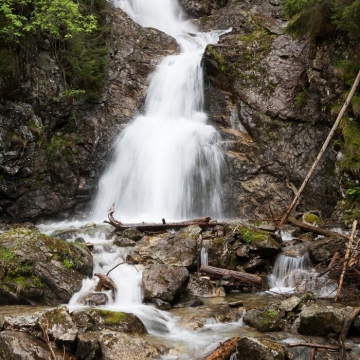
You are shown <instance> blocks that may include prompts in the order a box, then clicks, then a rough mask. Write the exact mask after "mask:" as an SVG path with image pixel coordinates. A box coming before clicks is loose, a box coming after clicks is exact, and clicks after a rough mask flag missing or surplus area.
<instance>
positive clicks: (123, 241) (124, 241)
mask: <svg viewBox="0 0 360 360" xmlns="http://www.w3.org/2000/svg"><path fill="white" fill-rule="evenodd" d="M113 244H114V245H116V246H119V247H128V246H135V245H136V242H135V241H134V240H131V239H129V238H126V237H117V238H116V239H114V240H113Z"/></svg>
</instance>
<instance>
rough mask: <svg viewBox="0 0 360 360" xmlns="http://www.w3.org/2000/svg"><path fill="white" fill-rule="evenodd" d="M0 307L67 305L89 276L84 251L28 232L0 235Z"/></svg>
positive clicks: (88, 260) (87, 255) (89, 261)
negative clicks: (32, 304)
mask: <svg viewBox="0 0 360 360" xmlns="http://www.w3.org/2000/svg"><path fill="white" fill-rule="evenodd" d="M0 252H1V257H2V258H3V259H4V261H2V262H1V263H0V280H1V285H0V294H1V296H0V303H1V304H14V303H28V302H31V303H35V304H46V305H58V304H61V303H67V302H68V301H69V300H70V298H71V296H72V295H73V294H74V293H75V292H77V291H79V290H80V288H81V283H82V279H84V278H86V277H87V276H88V275H89V274H91V272H92V267H93V261H92V256H91V253H90V251H89V250H88V249H86V248H85V247H83V246H81V245H79V244H74V243H68V242H65V241H62V240H58V239H54V238H52V237H49V236H46V235H44V234H41V233H38V232H37V231H34V230H29V229H22V228H18V229H13V230H10V231H7V232H5V233H3V234H1V235H0Z"/></svg>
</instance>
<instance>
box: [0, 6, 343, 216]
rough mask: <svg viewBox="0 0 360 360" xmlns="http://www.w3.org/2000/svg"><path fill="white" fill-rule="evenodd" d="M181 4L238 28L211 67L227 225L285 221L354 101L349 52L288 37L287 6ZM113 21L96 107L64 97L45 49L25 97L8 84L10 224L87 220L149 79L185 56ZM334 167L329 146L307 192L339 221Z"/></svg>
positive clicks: (307, 204)
mask: <svg viewBox="0 0 360 360" xmlns="http://www.w3.org/2000/svg"><path fill="white" fill-rule="evenodd" d="M181 4H182V6H183V8H184V12H185V13H186V15H187V16H188V17H190V18H191V19H192V21H193V22H195V23H196V24H197V26H198V27H199V28H200V29H201V30H204V31H207V30H211V29H227V28H230V27H232V31H231V32H229V33H228V34H226V35H223V36H222V38H221V41H220V43H219V44H218V45H211V46H208V47H207V50H206V52H205V54H204V58H203V67H204V74H205V103H206V112H207V113H208V116H209V120H210V121H211V123H212V124H214V125H215V126H216V127H217V128H218V129H219V131H220V133H221V136H222V139H223V143H222V145H223V148H224V150H225V151H226V160H227V171H226V173H225V174H224V192H225V193H224V200H223V203H224V209H225V216H227V217H243V216H246V217H250V218H253V217H261V218H277V217H279V216H280V215H281V214H282V213H283V212H284V211H285V210H286V208H287V206H288V205H289V204H290V202H291V199H292V197H293V191H294V186H295V187H299V186H300V184H301V183H302V181H303V179H304V178H305V176H306V174H307V172H308V170H309V168H310V166H311V164H312V162H313V161H314V159H315V157H316V155H317V153H318V151H319V149H320V147H321V145H322V144H323V142H324V140H325V138H326V136H327V134H328V131H329V129H330V128H331V121H332V119H331V116H330V105H331V104H332V103H333V102H334V101H338V99H339V98H340V97H341V95H342V93H343V91H344V85H343V82H342V81H341V80H340V79H338V78H336V77H334V76H333V74H334V65H333V64H334V61H335V60H334V58H336V56H338V54H339V52H340V50H339V47H337V44H335V43H333V44H329V43H324V44H323V45H322V46H319V47H317V48H314V47H313V46H311V45H310V43H309V42H308V41H307V40H295V39H292V38H291V37H290V36H288V35H286V34H284V31H283V30H284V26H285V25H286V22H285V20H284V18H283V17H282V13H281V8H280V5H279V3H278V1H277V0H270V2H268V1H260V0H256V1H252V2H239V1H236V0H228V1H227V0H217V1H210V0H207V1H201V2H200V1H198V2H197V1H190V0H182V1H181ZM110 13H111V15H108V16H109V18H108V22H109V23H111V24H112V26H111V32H110V36H109V40H108V41H109V44H108V47H109V52H108V61H109V66H108V74H107V78H108V80H107V82H106V86H105V88H104V89H103V92H102V95H101V97H100V99H99V100H98V101H92V102H84V101H81V100H76V99H69V98H66V97H62V94H63V93H64V91H65V88H66V84H65V83H64V80H63V76H62V72H61V69H60V68H59V66H58V64H57V62H56V59H55V58H54V57H53V56H52V53H51V52H50V51H48V50H47V49H46V46H44V44H38V46H37V47H36V49H35V50H34V54H32V57H31V59H30V60H29V61H28V62H27V64H26V66H25V67H24V70H23V71H22V79H21V87H20V88H19V89H18V90H17V91H15V92H12V93H7V92H6V87H5V85H4V81H3V79H0V125H1V126H0V150H1V152H0V211H1V215H0V216H1V217H2V218H3V219H4V220H6V219H10V220H27V219H38V218H40V217H45V216H58V217H66V216H69V215H70V214H73V213H79V212H81V211H83V210H84V209H85V208H86V207H87V206H88V205H89V201H90V200H91V198H92V196H93V194H94V193H95V191H96V186H97V182H98V180H99V176H100V175H101V173H102V171H103V170H104V169H105V167H106V166H107V164H108V162H109V159H110V156H111V148H112V142H113V140H114V137H115V136H116V135H117V134H118V133H119V131H121V129H123V128H124V126H125V125H126V124H127V123H128V122H129V121H130V120H131V119H132V117H133V115H134V114H135V113H136V112H137V111H138V109H141V106H142V104H143V102H144V99H145V95H146V90H147V86H148V75H149V74H150V73H151V72H152V70H153V69H154V67H155V65H156V64H157V63H158V61H159V60H160V58H161V57H163V56H166V55H168V54H172V53H175V52H177V51H178V47H177V45H176V43H175V41H174V40H173V39H172V38H170V37H169V36H167V35H165V34H163V33H161V32H159V31H157V30H154V29H143V28H141V27H140V26H138V25H137V24H135V23H133V22H132V21H131V20H130V19H129V18H128V17H127V15H126V14H124V13H123V12H122V11H121V10H120V9H111V11H110ZM335 49H337V50H336V51H335ZM335 160H336V153H335V151H334V150H333V149H332V148H331V147H329V148H328V150H327V151H326V153H325V155H324V157H323V159H322V161H321V163H320V164H319V167H318V169H317V171H316V173H315V174H314V176H313V178H312V180H311V181H310V183H309V185H308V187H307V189H306V191H305V192H304V196H303V201H302V206H303V207H304V208H306V209H321V210H322V211H323V212H324V215H326V216H329V215H330V214H331V213H332V212H333V210H334V206H335V204H336V201H337V200H339V199H340V198H341V194H340V190H339V189H340V188H339V182H338V178H337V174H336V171H335V170H336V169H335ZM205 215H206V214H205ZM105 216H106V214H104V217H105Z"/></svg>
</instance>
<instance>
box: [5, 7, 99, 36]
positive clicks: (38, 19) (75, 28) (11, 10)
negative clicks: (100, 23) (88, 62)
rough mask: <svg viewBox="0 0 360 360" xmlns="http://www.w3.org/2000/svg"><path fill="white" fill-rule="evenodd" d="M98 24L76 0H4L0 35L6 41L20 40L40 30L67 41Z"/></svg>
mask: <svg viewBox="0 0 360 360" xmlns="http://www.w3.org/2000/svg"><path fill="white" fill-rule="evenodd" d="M96 26H97V22H96V18H95V16H94V15H93V14H88V15H82V13H81V11H80V8H79V5H78V4H77V3H75V2H74V1H73V0H35V1H34V0H2V3H1V5H0V34H1V37H2V38H3V39H4V40H5V41H6V42H13V43H14V42H15V43H19V42H20V40H21V39H22V38H23V37H25V36H26V35H27V34H37V33H43V34H46V35H47V36H48V37H51V38H53V39H55V40H65V39H70V38H72V37H73V36H74V35H75V34H78V33H83V32H88V33H89V32H91V31H93V30H94V29H96Z"/></svg>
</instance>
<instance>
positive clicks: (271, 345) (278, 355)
mask: <svg viewBox="0 0 360 360" xmlns="http://www.w3.org/2000/svg"><path fill="white" fill-rule="evenodd" d="M236 349H237V357H236V359H239V360H240V359H249V360H253V359H254V360H255V359H256V360H285V359H286V358H287V357H286V356H285V350H284V347H283V346H281V345H280V344H278V343H276V342H275V341H271V340H266V339H255V338H251V337H247V336H245V337H243V338H241V339H240V340H239V342H238V344H237V347H236Z"/></svg>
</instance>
